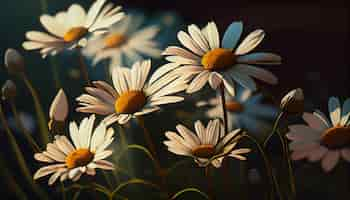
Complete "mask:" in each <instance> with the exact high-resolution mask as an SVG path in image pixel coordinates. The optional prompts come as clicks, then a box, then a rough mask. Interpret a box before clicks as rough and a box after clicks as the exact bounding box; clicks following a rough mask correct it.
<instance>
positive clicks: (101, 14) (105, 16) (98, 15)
mask: <svg viewBox="0 0 350 200" xmlns="http://www.w3.org/2000/svg"><path fill="white" fill-rule="evenodd" d="M105 2H106V0H96V1H95V3H94V4H93V5H92V6H91V8H90V9H89V11H88V12H87V13H86V11H85V10H84V8H82V7H81V6H80V5H78V4H73V5H71V6H70V7H69V8H68V10H67V11H61V12H58V13H57V14H56V15H54V16H50V15H46V14H45V15H42V16H41V17H40V22H41V24H42V25H43V26H44V28H45V29H46V30H47V31H48V32H49V33H44V32H39V31H29V32H27V33H26V38H27V39H28V40H29V41H25V42H23V48H24V49H27V50H34V49H41V50H40V53H41V54H42V56H43V57H46V56H47V55H55V54H57V53H58V52H60V51H62V50H63V49H72V48H75V47H76V46H78V45H79V46H84V45H85V44H86V36H88V35H89V33H93V34H101V33H104V32H106V31H107V29H108V28H109V27H110V26H111V25H112V24H114V23H116V22H118V21H119V20H121V19H122V18H123V16H124V13H123V12H120V10H121V7H120V6H117V7H116V6H114V5H113V4H112V3H109V4H107V5H106V6H104V4H105Z"/></svg>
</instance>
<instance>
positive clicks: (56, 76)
mask: <svg viewBox="0 0 350 200" xmlns="http://www.w3.org/2000/svg"><path fill="white" fill-rule="evenodd" d="M49 61H50V64H51V67H52V74H53V80H54V83H55V88H56V89H60V88H61V81H60V73H59V70H58V66H57V61H56V59H55V58H53V57H50V60H49Z"/></svg>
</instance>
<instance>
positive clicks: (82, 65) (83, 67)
mask: <svg viewBox="0 0 350 200" xmlns="http://www.w3.org/2000/svg"><path fill="white" fill-rule="evenodd" d="M77 49H78V51H77V52H78V58H79V67H80V72H81V75H82V76H83V78H84V80H85V82H86V84H87V85H91V81H90V79H89V72H88V68H87V66H86V64H85V61H84V56H83V54H82V53H81V47H77Z"/></svg>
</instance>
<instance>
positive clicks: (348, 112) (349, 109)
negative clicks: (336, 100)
mask: <svg viewBox="0 0 350 200" xmlns="http://www.w3.org/2000/svg"><path fill="white" fill-rule="evenodd" d="M349 117H350V98H348V99H346V100H345V101H344V104H343V109H342V117H341V122H340V124H341V125H343V126H344V125H346V124H347V123H348V121H349Z"/></svg>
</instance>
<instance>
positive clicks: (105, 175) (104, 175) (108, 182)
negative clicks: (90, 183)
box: [102, 171, 113, 189]
mask: <svg viewBox="0 0 350 200" xmlns="http://www.w3.org/2000/svg"><path fill="white" fill-rule="evenodd" d="M102 173H103V177H104V178H105V180H106V182H107V185H108V187H109V189H111V188H113V184H112V182H111V180H110V179H109V177H108V174H107V172H105V171H102Z"/></svg>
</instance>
